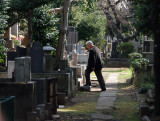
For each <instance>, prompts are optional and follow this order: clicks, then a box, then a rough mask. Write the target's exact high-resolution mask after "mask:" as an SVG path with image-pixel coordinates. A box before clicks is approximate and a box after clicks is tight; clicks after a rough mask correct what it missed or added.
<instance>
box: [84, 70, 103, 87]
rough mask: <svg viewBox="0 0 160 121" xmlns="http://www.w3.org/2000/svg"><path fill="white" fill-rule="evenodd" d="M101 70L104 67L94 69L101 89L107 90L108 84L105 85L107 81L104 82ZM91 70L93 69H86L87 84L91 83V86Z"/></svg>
mask: <svg viewBox="0 0 160 121" xmlns="http://www.w3.org/2000/svg"><path fill="white" fill-rule="evenodd" d="M101 70H102V69H96V70H94V72H95V74H96V76H97V79H98V82H99V85H100V87H101V89H102V90H106V86H105V82H104V79H103V76H102V72H101ZM91 72H92V69H86V71H85V77H86V85H89V86H91V81H90V74H91Z"/></svg>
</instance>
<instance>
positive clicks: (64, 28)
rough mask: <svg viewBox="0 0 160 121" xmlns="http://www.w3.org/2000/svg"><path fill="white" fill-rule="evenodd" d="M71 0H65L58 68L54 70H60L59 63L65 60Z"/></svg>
mask: <svg viewBox="0 0 160 121" xmlns="http://www.w3.org/2000/svg"><path fill="white" fill-rule="evenodd" d="M70 4H71V0H64V4H63V12H62V18H61V28H60V36H59V40H58V46H57V49H56V64H55V65H56V67H54V69H56V70H57V69H59V62H60V60H61V59H63V52H64V41H65V39H66V33H67V28H68V13H69V8H70Z"/></svg>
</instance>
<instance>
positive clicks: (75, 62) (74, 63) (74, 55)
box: [72, 44, 78, 66]
mask: <svg viewBox="0 0 160 121" xmlns="http://www.w3.org/2000/svg"><path fill="white" fill-rule="evenodd" d="M77 57H78V55H77V51H76V44H74V45H73V51H72V60H73V63H72V65H73V66H76V65H77V60H78V58H77Z"/></svg>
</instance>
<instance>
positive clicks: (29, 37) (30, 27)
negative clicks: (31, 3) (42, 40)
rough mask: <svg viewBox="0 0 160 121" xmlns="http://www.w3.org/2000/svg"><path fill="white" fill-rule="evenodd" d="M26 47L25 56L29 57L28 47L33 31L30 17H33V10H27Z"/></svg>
mask: <svg viewBox="0 0 160 121" xmlns="http://www.w3.org/2000/svg"><path fill="white" fill-rule="evenodd" d="M27 15H28V46H27V55H28V56H29V55H30V45H31V42H32V36H33V30H32V17H33V9H29V10H28V13H27Z"/></svg>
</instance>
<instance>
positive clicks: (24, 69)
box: [15, 57, 31, 83]
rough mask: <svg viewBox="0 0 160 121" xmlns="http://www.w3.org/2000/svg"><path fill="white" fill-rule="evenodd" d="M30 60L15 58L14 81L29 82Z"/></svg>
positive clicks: (28, 58)
mask: <svg viewBox="0 0 160 121" xmlns="http://www.w3.org/2000/svg"><path fill="white" fill-rule="evenodd" d="M30 69H31V58H30V57H17V58H16V59H15V81H16V82H26V83H27V82H30V81H31V71H30Z"/></svg>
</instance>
